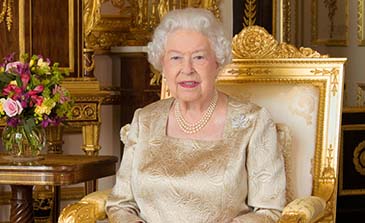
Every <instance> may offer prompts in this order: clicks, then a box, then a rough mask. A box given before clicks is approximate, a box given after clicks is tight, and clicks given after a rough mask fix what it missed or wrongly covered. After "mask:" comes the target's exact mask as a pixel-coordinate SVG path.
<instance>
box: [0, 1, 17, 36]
mask: <svg viewBox="0 0 365 223" xmlns="http://www.w3.org/2000/svg"><path fill="white" fill-rule="evenodd" d="M13 7H14V0H3V2H2V4H1V12H0V24H1V23H2V22H4V21H5V22H6V27H7V29H8V31H10V30H11V26H12V25H13Z"/></svg>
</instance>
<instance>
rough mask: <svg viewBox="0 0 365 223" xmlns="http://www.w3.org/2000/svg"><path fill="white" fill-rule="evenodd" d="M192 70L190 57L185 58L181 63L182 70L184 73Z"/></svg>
mask: <svg viewBox="0 0 365 223" xmlns="http://www.w3.org/2000/svg"><path fill="white" fill-rule="evenodd" d="M193 70H194V68H193V63H192V61H191V59H190V58H187V59H185V60H184V63H183V67H182V71H183V72H184V73H185V74H190V73H192V72H193Z"/></svg>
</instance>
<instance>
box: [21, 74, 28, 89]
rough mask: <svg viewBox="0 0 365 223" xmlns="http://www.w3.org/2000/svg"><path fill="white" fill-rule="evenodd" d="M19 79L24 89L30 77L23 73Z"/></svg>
mask: <svg viewBox="0 0 365 223" xmlns="http://www.w3.org/2000/svg"><path fill="white" fill-rule="evenodd" d="M20 79H21V80H22V82H23V87H26V86H27V85H28V83H29V80H30V75H29V74H27V73H23V74H21V75H20Z"/></svg>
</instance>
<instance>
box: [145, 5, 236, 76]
mask: <svg viewBox="0 0 365 223" xmlns="http://www.w3.org/2000/svg"><path fill="white" fill-rule="evenodd" d="M178 29H191V30H194V31H197V32H200V33H202V34H203V35H205V36H206V37H207V38H208V40H209V42H210V45H211V48H212V49H213V51H214V52H215V55H216V60H217V62H218V64H219V65H220V66H223V65H225V64H227V63H229V62H230V60H231V41H230V40H228V38H227V37H226V35H225V33H224V30H223V25H222V24H221V23H220V22H219V21H218V20H217V19H216V17H215V16H214V15H213V13H211V12H210V11H208V10H206V9H201V8H185V9H177V10H173V11H170V12H169V13H167V14H166V15H165V16H164V17H163V19H162V20H161V23H160V24H159V25H158V26H157V27H156V29H155V31H154V34H153V37H152V41H151V42H149V43H148V46H147V53H148V61H149V62H150V63H151V64H152V65H153V66H154V67H155V68H156V69H157V70H159V71H161V70H162V65H161V58H162V57H163V55H164V53H165V49H164V48H165V43H166V38H167V35H168V34H169V33H171V32H174V31H176V30H178Z"/></svg>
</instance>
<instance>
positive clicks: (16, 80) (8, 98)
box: [0, 53, 73, 140]
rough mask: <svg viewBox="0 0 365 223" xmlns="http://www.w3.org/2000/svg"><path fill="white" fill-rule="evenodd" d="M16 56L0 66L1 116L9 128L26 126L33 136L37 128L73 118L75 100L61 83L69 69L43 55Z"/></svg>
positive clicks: (25, 130)
mask: <svg viewBox="0 0 365 223" xmlns="http://www.w3.org/2000/svg"><path fill="white" fill-rule="evenodd" d="M14 56H15V54H14V53H13V54H11V55H9V56H7V57H5V58H4V61H3V63H2V64H1V65H0V118H5V119H6V123H7V126H8V127H12V128H16V127H19V126H22V127H24V132H25V135H26V136H27V138H28V139H29V136H30V135H31V133H32V131H33V129H34V127H37V126H38V127H39V126H40V127H42V128H46V127H47V126H49V125H53V126H57V125H59V124H60V123H63V122H64V121H65V120H66V119H67V118H71V107H72V104H73V100H72V99H71V96H70V93H69V92H68V91H67V89H65V88H63V87H62V86H61V85H60V83H61V81H62V80H63V79H64V76H65V75H67V72H62V71H61V69H60V68H59V64H58V63H53V64H52V63H51V61H50V60H49V59H45V58H43V57H42V56H40V55H33V56H32V57H30V58H29V57H28V55H23V56H22V57H21V60H19V61H15V60H14ZM3 140H4V137H3Z"/></svg>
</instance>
